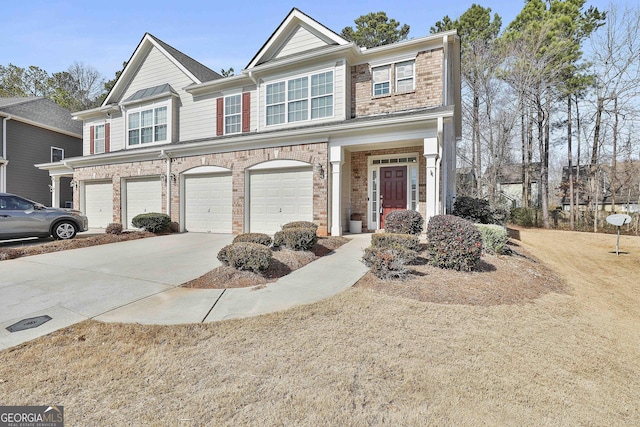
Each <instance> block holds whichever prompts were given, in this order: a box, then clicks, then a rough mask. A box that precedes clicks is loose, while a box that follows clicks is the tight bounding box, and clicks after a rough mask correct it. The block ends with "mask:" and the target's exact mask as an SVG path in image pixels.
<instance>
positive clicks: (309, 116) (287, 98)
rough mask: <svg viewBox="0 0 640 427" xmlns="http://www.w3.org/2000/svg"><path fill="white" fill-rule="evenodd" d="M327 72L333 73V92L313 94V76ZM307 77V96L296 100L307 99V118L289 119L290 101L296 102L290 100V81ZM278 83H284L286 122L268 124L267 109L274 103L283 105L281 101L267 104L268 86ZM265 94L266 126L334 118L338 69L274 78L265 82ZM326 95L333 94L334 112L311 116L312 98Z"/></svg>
mask: <svg viewBox="0 0 640 427" xmlns="http://www.w3.org/2000/svg"><path fill="white" fill-rule="evenodd" d="M327 72H331V73H332V75H331V76H332V88H333V90H332V91H331V94H330V95H329V94H324V95H320V96H311V77H312V76H315V75H319V74H325V73H327ZM305 77H306V78H307V96H306V97H305V98H302V99H298V100H295V101H300V100H305V99H306V100H307V118H306V119H305V120H296V121H289V103H290V102H295V101H290V100H289V82H290V81H292V80H296V79H300V78H305ZM278 83H284V96H285V98H284V122H282V123H276V124H267V109H268V107H270V106H274V105H281V104H282V103H281V102H278V103H275V104H267V87H268V86H270V85H275V84H278ZM262 95H263V96H264V105H265V107H264V116H263V117H262V118H261V119H264V124H265V127H269V128H271V127H277V126H285V125H290V124H295V123H305V122H310V121H319V120H327V119H332V118H334V117H335V114H336V70H335V68H326V69H323V70H314V71H313V72H308V73H304V74H297V75H293V76H288V77H287V78H283V79H277V80H273V81H269V82H265V83H264V91H263V94H262ZM326 96H331V97H332V101H333V104H332V114H331V115H330V116H324V117H318V118H315V119H312V118H311V105H312V102H311V101H312V99H316V98H323V97H326Z"/></svg>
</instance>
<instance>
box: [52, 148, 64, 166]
mask: <svg viewBox="0 0 640 427" xmlns="http://www.w3.org/2000/svg"><path fill="white" fill-rule="evenodd" d="M60 160H64V150H63V149H62V148H58V147H51V163H54V162H59V161H60Z"/></svg>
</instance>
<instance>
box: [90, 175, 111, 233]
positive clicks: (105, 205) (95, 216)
mask: <svg viewBox="0 0 640 427" xmlns="http://www.w3.org/2000/svg"><path fill="white" fill-rule="evenodd" d="M84 214H85V215H86V216H87V218H89V227H91V228H106V227H107V225H109V224H110V223H112V222H113V184H112V183H111V182H87V183H85V185H84Z"/></svg>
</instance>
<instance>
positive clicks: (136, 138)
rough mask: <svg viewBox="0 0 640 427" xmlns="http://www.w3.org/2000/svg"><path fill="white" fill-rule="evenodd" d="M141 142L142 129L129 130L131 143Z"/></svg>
mask: <svg viewBox="0 0 640 427" xmlns="http://www.w3.org/2000/svg"><path fill="white" fill-rule="evenodd" d="M137 144H140V130H139V129H134V130H130V131H129V145H137Z"/></svg>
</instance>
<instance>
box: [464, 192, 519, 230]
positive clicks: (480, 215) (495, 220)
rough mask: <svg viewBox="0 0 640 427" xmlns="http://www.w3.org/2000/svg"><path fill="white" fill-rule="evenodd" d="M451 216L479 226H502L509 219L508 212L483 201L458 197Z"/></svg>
mask: <svg viewBox="0 0 640 427" xmlns="http://www.w3.org/2000/svg"><path fill="white" fill-rule="evenodd" d="M453 215H455V216H459V217H460V218H464V219H466V220H468V221H471V222H475V223H479V224H498V225H504V224H505V223H506V222H507V219H508V218H509V210H508V209H505V208H502V207H498V206H491V205H490V204H489V201H488V200H485V199H476V198H474V197H467V196H459V197H457V198H456V201H455V202H454V203H453Z"/></svg>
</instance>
